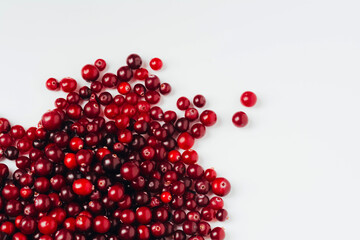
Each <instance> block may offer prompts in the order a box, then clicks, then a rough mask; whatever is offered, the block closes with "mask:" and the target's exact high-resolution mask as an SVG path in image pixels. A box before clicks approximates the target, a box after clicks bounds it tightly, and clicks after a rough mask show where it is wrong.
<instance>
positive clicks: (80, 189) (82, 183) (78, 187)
mask: <svg viewBox="0 0 360 240" xmlns="http://www.w3.org/2000/svg"><path fill="white" fill-rule="evenodd" d="M72 189H73V191H74V193H76V194H78V195H81V196H87V195H89V194H91V192H92V190H93V184H92V183H91V182H90V181H89V180H87V179H85V178H81V179H77V180H75V181H74V183H73V185H72Z"/></svg>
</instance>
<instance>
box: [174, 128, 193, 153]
mask: <svg viewBox="0 0 360 240" xmlns="http://www.w3.org/2000/svg"><path fill="white" fill-rule="evenodd" d="M194 142H195V140H194V138H193V137H192V136H191V135H190V134H189V133H187V132H183V133H181V134H180V135H179V136H178V138H177V144H178V146H179V147H180V148H181V149H184V150H187V149H190V148H192V146H194Z"/></svg>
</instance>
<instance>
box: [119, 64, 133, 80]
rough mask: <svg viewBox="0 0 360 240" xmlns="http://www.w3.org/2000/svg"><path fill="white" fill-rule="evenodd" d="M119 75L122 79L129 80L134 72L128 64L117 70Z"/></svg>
mask: <svg viewBox="0 0 360 240" xmlns="http://www.w3.org/2000/svg"><path fill="white" fill-rule="evenodd" d="M117 76H118V78H119V79H120V81H123V82H128V81H130V79H131V78H132V76H133V72H132V71H131V68H130V67H128V66H123V67H120V68H119V70H118V71H117Z"/></svg>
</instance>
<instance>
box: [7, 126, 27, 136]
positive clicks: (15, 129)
mask: <svg viewBox="0 0 360 240" xmlns="http://www.w3.org/2000/svg"><path fill="white" fill-rule="evenodd" d="M10 135H11V136H12V137H13V138H14V139H20V138H22V137H24V136H25V129H24V127H22V126H20V125H15V126H12V127H11V129H10Z"/></svg>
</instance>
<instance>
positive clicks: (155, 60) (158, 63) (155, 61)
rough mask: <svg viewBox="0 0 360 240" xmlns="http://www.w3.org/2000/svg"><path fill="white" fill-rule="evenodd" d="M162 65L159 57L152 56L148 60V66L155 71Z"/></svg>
mask: <svg viewBox="0 0 360 240" xmlns="http://www.w3.org/2000/svg"><path fill="white" fill-rule="evenodd" d="M162 66H163V62H162V61H161V59H160V58H153V59H151V60H150V67H151V68H152V69H153V70H155V71H157V70H160V69H161V68H162Z"/></svg>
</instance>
